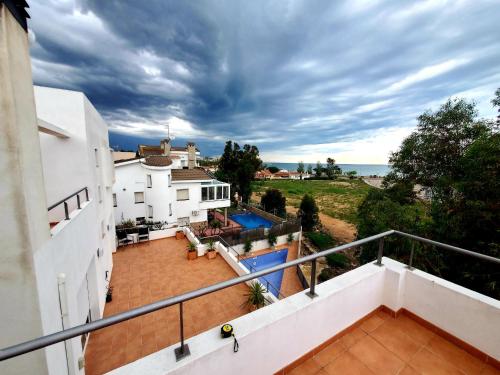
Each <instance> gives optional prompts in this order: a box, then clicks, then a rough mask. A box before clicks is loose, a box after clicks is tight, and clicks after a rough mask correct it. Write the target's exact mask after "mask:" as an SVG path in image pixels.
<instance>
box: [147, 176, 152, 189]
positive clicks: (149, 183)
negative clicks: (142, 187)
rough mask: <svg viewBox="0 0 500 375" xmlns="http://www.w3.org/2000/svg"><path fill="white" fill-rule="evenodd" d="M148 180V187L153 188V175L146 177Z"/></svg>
mask: <svg viewBox="0 0 500 375" xmlns="http://www.w3.org/2000/svg"><path fill="white" fill-rule="evenodd" d="M146 180H147V185H146V186H147V187H148V188H150V187H152V186H153V180H152V179H151V175H150V174H148V175H146Z"/></svg>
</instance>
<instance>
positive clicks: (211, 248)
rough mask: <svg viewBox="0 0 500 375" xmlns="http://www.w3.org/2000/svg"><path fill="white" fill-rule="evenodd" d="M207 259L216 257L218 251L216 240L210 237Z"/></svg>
mask: <svg viewBox="0 0 500 375" xmlns="http://www.w3.org/2000/svg"><path fill="white" fill-rule="evenodd" d="M205 255H206V256H207V259H215V257H216V256H217V253H216V252H215V241H214V240H213V239H209V240H208V243H207V252H206V253H205Z"/></svg>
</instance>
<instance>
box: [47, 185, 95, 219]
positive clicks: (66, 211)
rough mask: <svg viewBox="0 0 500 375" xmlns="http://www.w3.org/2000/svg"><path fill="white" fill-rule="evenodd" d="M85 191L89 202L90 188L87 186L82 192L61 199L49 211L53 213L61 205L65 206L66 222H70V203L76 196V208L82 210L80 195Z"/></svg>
mask: <svg viewBox="0 0 500 375" xmlns="http://www.w3.org/2000/svg"><path fill="white" fill-rule="evenodd" d="M83 191H85V199H86V201H87V202H88V200H89V190H88V188H87V187H86V186H85V187H84V188H81V189H80V190H78V191H77V192H74V193H73V194H71V195H68V196H67V197H66V198H63V199H61V200H60V201H58V202H56V203H54V204H53V205H51V206H49V207H48V209H47V211H51V210H53V209H54V208H56V207H58V206H60V205H61V204H64V219H65V220H69V206H68V201H69V200H70V199H71V198H73V197H75V196H76V207H77V208H78V209H80V208H81V200H80V193H82V192H83Z"/></svg>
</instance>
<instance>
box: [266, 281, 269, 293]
mask: <svg viewBox="0 0 500 375" xmlns="http://www.w3.org/2000/svg"><path fill="white" fill-rule="evenodd" d="M266 283H267V285H266V289H267V292H268V293H269V281H267V280H266Z"/></svg>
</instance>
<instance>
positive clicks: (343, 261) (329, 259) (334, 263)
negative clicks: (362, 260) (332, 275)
mask: <svg viewBox="0 0 500 375" xmlns="http://www.w3.org/2000/svg"><path fill="white" fill-rule="evenodd" d="M326 263H328V265H329V266H330V267H339V268H345V267H346V266H347V265H348V264H349V258H347V257H346V256H345V255H344V254H340V253H333V254H329V255H327V256H326Z"/></svg>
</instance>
